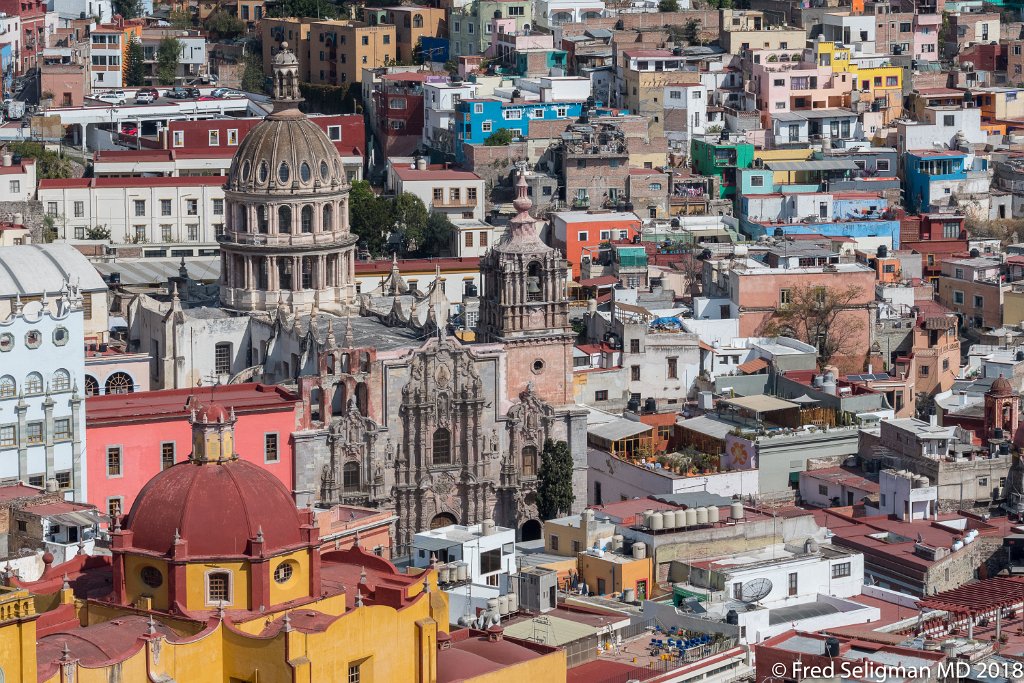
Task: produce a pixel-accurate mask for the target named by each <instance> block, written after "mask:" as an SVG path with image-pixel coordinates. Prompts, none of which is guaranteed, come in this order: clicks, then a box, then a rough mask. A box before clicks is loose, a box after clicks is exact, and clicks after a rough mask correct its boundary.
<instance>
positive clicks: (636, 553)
mask: <svg viewBox="0 0 1024 683" xmlns="http://www.w3.org/2000/svg"><path fill="white" fill-rule="evenodd" d="M645 557H647V546H646V545H645V544H643V543H640V542H637V543H634V544H633V559H634V560H642V559H644V558H645Z"/></svg>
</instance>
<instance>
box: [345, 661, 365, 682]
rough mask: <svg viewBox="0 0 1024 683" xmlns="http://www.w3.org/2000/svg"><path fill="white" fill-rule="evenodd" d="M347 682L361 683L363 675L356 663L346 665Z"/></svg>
mask: <svg viewBox="0 0 1024 683" xmlns="http://www.w3.org/2000/svg"><path fill="white" fill-rule="evenodd" d="M348 683H363V677H362V675H361V674H360V673H359V665H358V664H350V665H349V667H348Z"/></svg>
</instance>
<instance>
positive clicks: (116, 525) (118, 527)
mask: <svg viewBox="0 0 1024 683" xmlns="http://www.w3.org/2000/svg"><path fill="white" fill-rule="evenodd" d="M120 530H121V515H114V531H120Z"/></svg>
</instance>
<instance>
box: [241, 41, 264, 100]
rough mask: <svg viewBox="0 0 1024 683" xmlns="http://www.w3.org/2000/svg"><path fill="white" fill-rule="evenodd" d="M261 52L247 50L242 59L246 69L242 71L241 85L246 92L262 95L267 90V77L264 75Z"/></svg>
mask: <svg viewBox="0 0 1024 683" xmlns="http://www.w3.org/2000/svg"><path fill="white" fill-rule="evenodd" d="M260 54H261V51H260V50H256V51H252V50H248V49H247V50H246V51H245V56H244V57H243V58H242V59H243V60H244V62H245V68H244V69H243V70H242V81H241V83H240V85H241V86H242V90H244V91H246V92H254V93H262V92H265V91H266V89H267V77H266V75H265V74H264V73H263V61H262V59H261V58H260Z"/></svg>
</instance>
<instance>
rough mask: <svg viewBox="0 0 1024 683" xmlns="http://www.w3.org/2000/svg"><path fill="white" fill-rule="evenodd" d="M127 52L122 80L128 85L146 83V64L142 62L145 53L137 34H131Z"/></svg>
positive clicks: (137, 85) (133, 85)
mask: <svg viewBox="0 0 1024 683" xmlns="http://www.w3.org/2000/svg"><path fill="white" fill-rule="evenodd" d="M127 52H128V54H126V55H125V58H124V82H125V85H127V86H128V87H130V88H132V87H135V88H137V87H139V86H140V85H145V84H146V65H145V64H144V63H143V62H144V60H145V54H144V53H143V51H142V42H141V41H140V40H139V39H138V37H137V36H134V35H133V36H132V37H131V40H130V41H129V42H128V51H127Z"/></svg>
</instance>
